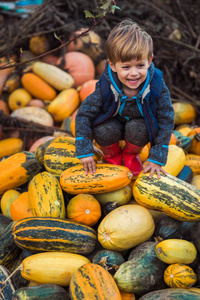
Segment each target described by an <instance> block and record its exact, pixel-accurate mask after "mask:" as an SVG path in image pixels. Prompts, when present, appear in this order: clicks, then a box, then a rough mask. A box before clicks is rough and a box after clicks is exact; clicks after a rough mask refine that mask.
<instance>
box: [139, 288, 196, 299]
mask: <svg viewBox="0 0 200 300" xmlns="http://www.w3.org/2000/svg"><path fill="white" fill-rule="evenodd" d="M199 299H200V294H199V293H198V292H196V291H190V290H188V289H180V288H170V289H164V290H157V291H154V292H150V293H147V294H145V295H144V296H142V297H141V298H139V299H138V300H199Z"/></svg>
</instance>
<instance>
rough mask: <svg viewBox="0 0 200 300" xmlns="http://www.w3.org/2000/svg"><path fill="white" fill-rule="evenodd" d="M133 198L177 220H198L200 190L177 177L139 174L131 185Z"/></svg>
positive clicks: (199, 213) (199, 217)
mask: <svg viewBox="0 0 200 300" xmlns="http://www.w3.org/2000/svg"><path fill="white" fill-rule="evenodd" d="M133 196H134V198H135V200H136V201H137V202H138V203H139V204H141V205H143V206H145V207H146V208H150V209H156V210H160V211H163V212H164V213H165V214H167V215H169V216H171V217H172V218H175V219H177V220H179V221H199V220H200V190H199V189H197V188H196V187H194V186H192V185H191V184H190V183H187V182H185V181H183V180H181V179H179V178H177V177H174V176H172V175H169V174H168V175H167V176H165V175H163V174H161V178H160V179H158V178H157V174H154V175H153V177H152V178H149V173H147V174H143V173H141V174H139V176H138V177H137V179H136V180H135V183H134V186H133Z"/></svg>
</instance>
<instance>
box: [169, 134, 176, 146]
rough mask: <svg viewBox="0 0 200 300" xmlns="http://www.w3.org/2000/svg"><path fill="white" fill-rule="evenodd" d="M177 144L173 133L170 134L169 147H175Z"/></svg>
mask: <svg viewBox="0 0 200 300" xmlns="http://www.w3.org/2000/svg"><path fill="white" fill-rule="evenodd" d="M176 144H177V140H176V136H175V134H174V133H172V134H171V139H170V141H169V145H176Z"/></svg>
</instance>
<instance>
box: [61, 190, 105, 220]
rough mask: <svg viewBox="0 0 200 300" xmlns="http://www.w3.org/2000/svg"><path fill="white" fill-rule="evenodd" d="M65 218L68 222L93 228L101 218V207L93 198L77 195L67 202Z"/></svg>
mask: <svg viewBox="0 0 200 300" xmlns="http://www.w3.org/2000/svg"><path fill="white" fill-rule="evenodd" d="M67 217H68V218H69V219H70V220H73V221H76V222H79V223H82V224H85V225H88V226H93V225H95V224H96V223H97V222H98V220H99V218H100V217H101V206H100V204H99V202H98V201H97V200H96V199H95V198H94V196H92V195H89V194H79V195H77V196H75V197H73V198H72V199H71V200H70V201H69V203H68V205H67Z"/></svg>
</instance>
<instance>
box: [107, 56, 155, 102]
mask: <svg viewBox="0 0 200 300" xmlns="http://www.w3.org/2000/svg"><path fill="white" fill-rule="evenodd" d="M154 69H155V65H154V63H153V62H152V63H151V65H150V67H149V68H148V74H147V78H146V80H145V81H144V82H143V83H142V84H141V85H140V87H139V92H138V95H137V96H138V97H139V98H141V96H142V94H143V92H144V90H145V88H146V87H147V86H148V84H149V83H150V82H151V80H152V78H153V75H154ZM103 75H104V76H105V78H106V79H107V80H108V82H109V83H110V84H111V85H112V86H113V87H114V88H115V90H117V92H118V93H119V94H122V93H123V92H122V83H121V81H120V80H119V78H118V76H117V73H116V72H113V71H112V70H111V68H110V66H109V64H108V63H107V62H106V65H105V70H104V72H103Z"/></svg>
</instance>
